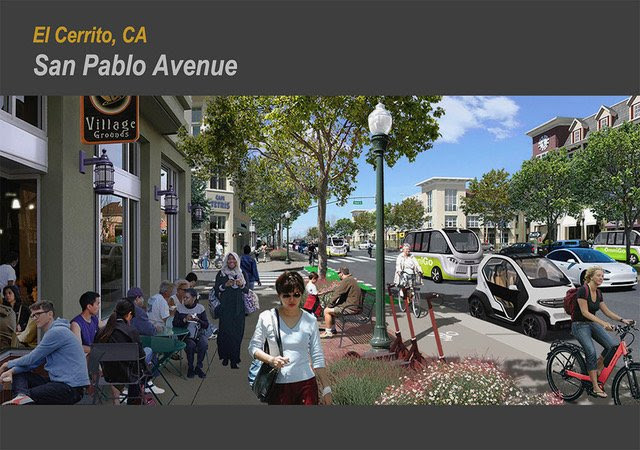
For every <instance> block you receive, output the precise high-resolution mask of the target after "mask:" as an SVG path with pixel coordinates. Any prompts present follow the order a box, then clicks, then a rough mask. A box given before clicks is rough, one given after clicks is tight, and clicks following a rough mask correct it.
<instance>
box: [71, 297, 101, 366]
mask: <svg viewBox="0 0 640 450" xmlns="http://www.w3.org/2000/svg"><path fill="white" fill-rule="evenodd" d="M79 303H80V308H82V312H81V313H80V314H78V315H77V316H75V317H74V318H73V319H71V331H72V332H73V334H75V335H76V337H77V338H78V340H79V341H80V343H81V344H82V348H83V349H84V352H85V353H89V352H90V351H91V345H92V344H93V341H94V339H95V337H96V334H97V333H98V328H100V325H102V326H104V322H103V323H102V324H100V321H99V320H98V314H100V294H98V293H97V292H92V291H87V292H85V293H84V294H82V295H81V296H80V301H79Z"/></svg>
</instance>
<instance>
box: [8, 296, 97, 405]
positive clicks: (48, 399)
mask: <svg viewBox="0 0 640 450" xmlns="http://www.w3.org/2000/svg"><path fill="white" fill-rule="evenodd" d="M30 309H31V320H34V321H35V323H36V326H37V327H38V329H40V331H41V332H42V333H43V337H42V340H41V341H40V343H39V344H38V345H37V347H36V348H35V349H33V350H32V351H31V352H30V353H28V354H26V355H24V356H23V357H21V358H18V359H12V360H11V361H8V362H6V363H4V364H3V365H2V366H0V380H2V381H3V382H11V383H12V386H11V387H12V391H13V393H14V395H16V397H15V398H14V399H13V400H9V401H8V402H6V403H5V404H11V405H23V404H28V403H35V404H38V405H73V404H74V403H77V402H78V401H80V399H81V398H82V395H83V392H84V387H85V386H88V385H89V374H88V371H87V358H86V356H85V354H84V350H83V349H82V344H80V341H79V340H78V339H77V338H76V336H75V335H74V334H73V332H72V331H71V329H70V327H69V322H68V321H67V320H66V319H61V318H58V319H55V310H54V307H53V303H51V302H47V301H41V302H37V303H35V304H33V305H31V307H30ZM43 362H44V363H45V365H44V369H45V370H46V371H47V372H48V374H49V378H48V379H47V378H44V377H42V376H40V375H38V374H36V373H34V372H32V371H33V370H35V369H36V368H37V367H38V366H40V364H42V363H43Z"/></svg>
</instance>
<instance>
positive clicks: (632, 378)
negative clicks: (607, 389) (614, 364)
mask: <svg viewBox="0 0 640 450" xmlns="http://www.w3.org/2000/svg"><path fill="white" fill-rule="evenodd" d="M611 395H612V396H613V402H614V403H615V404H616V405H636V406H638V405H640V364H638V363H634V364H631V365H630V366H629V368H626V367H623V368H622V369H620V370H618V373H616V377H615V378H614V379H613V383H612V385H611Z"/></svg>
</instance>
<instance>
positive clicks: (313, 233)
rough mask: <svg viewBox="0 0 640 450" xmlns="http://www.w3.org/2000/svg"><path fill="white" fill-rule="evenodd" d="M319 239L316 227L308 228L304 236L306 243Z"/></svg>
mask: <svg viewBox="0 0 640 450" xmlns="http://www.w3.org/2000/svg"><path fill="white" fill-rule="evenodd" d="M319 237H320V234H319V233H318V227H309V229H308V230H307V236H306V239H307V241H309V242H313V241H316V240H317V239H318V238H319Z"/></svg>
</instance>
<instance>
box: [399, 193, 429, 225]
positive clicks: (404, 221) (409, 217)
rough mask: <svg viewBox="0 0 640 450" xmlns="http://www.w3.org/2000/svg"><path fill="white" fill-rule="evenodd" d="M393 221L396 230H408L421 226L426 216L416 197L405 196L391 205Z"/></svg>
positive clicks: (426, 218)
mask: <svg viewBox="0 0 640 450" xmlns="http://www.w3.org/2000/svg"><path fill="white" fill-rule="evenodd" d="M392 217H393V222H395V223H394V225H395V226H396V227H397V229H398V230H402V231H409V230H417V229H420V228H422V225H423V224H424V222H425V221H426V220H428V216H426V214H425V210H424V206H423V205H422V202H421V201H420V200H418V199H417V198H412V197H409V198H405V199H404V200H402V201H401V202H400V203H397V204H395V205H394V206H393V213H392Z"/></svg>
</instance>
